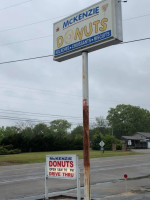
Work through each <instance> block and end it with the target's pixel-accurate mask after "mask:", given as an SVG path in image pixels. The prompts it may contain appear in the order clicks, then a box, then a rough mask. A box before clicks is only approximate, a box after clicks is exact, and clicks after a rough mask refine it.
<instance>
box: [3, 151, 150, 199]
mask: <svg viewBox="0 0 150 200" xmlns="http://www.w3.org/2000/svg"><path fill="white" fill-rule="evenodd" d="M82 166H83V161H82V160H80V168H81V186H83V167H82ZM125 173H127V174H128V176H129V181H128V191H126V186H125V181H124V180H123V174H125ZM148 176H150V154H144V155H136V156H123V157H111V158H99V159H91V194H92V198H93V199H106V198H108V199H110V198H111V199H113V198H114V199H115V200H117V199H119V200H121V199H122V198H124V199H126V198H125V196H127V198H128V199H130V198H129V197H130V196H131V197H132V198H131V199H137V198H136V195H137V193H138V194H140V195H138V196H137V197H138V198H139V196H141V199H144V198H145V199H146V198H147V197H146V195H148V192H149V190H150V179H149V178H148ZM74 188H76V182H75V181H68V180H67V181H66V180H61V181H60V180H56V179H50V180H49V192H50V193H51V194H52V193H53V194H54V192H56V193H57V192H58V191H64V192H65V191H66V190H69V189H70V191H69V193H70V194H75V189H74ZM61 193H62V192H61ZM65 193H66V192H65ZM142 193H144V195H145V197H144V198H143V197H142ZM41 194H44V164H43V163H41V164H29V165H18V166H3V167H0V200H8V199H23V198H25V197H26V199H27V197H29V198H28V199H31V196H37V195H41ZM82 194H83V189H82ZM123 194H124V196H123V197H122V196H118V195H123ZM133 194H136V195H134V198H133ZM116 195H117V196H116ZM33 199H34V198H33ZM147 199H150V196H148V198H147Z"/></svg>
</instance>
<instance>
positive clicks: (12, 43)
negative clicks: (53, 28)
mask: <svg viewBox="0 0 150 200" xmlns="http://www.w3.org/2000/svg"><path fill="white" fill-rule="evenodd" d="M50 36H52V35H46V36H42V37H34V38H31V39H27V40H20V41H16V42H10V43H5V44H1V45H0V47H3V46H8V45H14V44H18V43H23V42H28V41H33V40H39V39H43V38H49V37H50Z"/></svg>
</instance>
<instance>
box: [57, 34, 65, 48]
mask: <svg viewBox="0 0 150 200" xmlns="http://www.w3.org/2000/svg"><path fill="white" fill-rule="evenodd" d="M63 43H64V39H63V37H62V36H59V37H58V38H57V48H60V47H62V45H63Z"/></svg>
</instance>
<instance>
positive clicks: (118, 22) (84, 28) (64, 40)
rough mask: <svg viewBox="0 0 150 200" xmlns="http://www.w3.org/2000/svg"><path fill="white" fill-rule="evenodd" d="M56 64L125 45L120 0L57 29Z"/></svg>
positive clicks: (83, 13) (110, 0) (108, 1)
mask: <svg viewBox="0 0 150 200" xmlns="http://www.w3.org/2000/svg"><path fill="white" fill-rule="evenodd" d="M53 32H54V34H53V35H54V39H53V40H54V41H53V51H54V52H53V54H54V60H56V61H63V60H67V59H70V58H73V57H76V56H79V55H81V53H82V52H83V51H86V52H91V51H95V50H97V49H100V48H104V47H107V46H110V45H113V44H117V43H119V42H121V41H122V13H121V3H120V2H118V0H103V1H101V2H99V3H97V4H94V5H92V6H90V7H88V8H86V9H84V10H81V11H80V12H77V13H75V14H73V15H71V16H70V17H67V18H65V19H63V20H61V21H58V22H56V23H55V24H54V26H53Z"/></svg>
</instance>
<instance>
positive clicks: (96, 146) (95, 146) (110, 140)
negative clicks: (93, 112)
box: [92, 133, 122, 151]
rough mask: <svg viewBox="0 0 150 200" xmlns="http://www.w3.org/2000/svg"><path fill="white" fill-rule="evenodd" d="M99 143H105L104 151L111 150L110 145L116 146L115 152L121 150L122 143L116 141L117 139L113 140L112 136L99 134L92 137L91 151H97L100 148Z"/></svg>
mask: <svg viewBox="0 0 150 200" xmlns="http://www.w3.org/2000/svg"><path fill="white" fill-rule="evenodd" d="M100 141H103V142H104V143H105V146H104V149H105V150H110V151H111V150H112V144H116V149H117V150H121V148H122V143H121V141H120V140H118V139H117V138H115V137H114V136H112V135H108V134H107V135H105V136H104V135H102V134H101V133H96V134H95V135H94V137H93V141H92V149H93V150H99V149H100V146H99V143H100Z"/></svg>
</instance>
